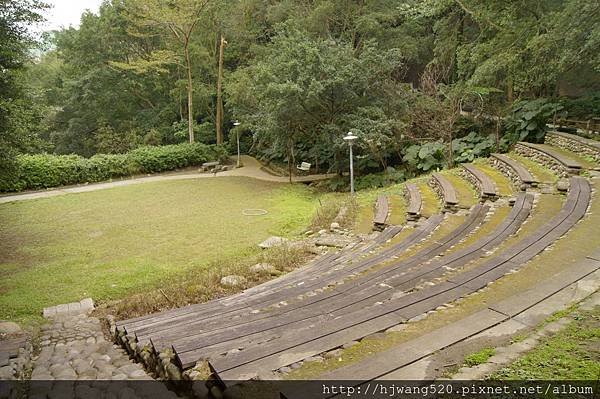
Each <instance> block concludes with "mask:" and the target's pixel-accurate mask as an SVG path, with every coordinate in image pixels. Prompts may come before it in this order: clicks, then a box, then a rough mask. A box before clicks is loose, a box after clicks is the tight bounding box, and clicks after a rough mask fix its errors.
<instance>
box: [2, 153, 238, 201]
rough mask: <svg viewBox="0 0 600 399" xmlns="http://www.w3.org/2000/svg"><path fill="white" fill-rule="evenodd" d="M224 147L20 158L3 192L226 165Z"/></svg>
mask: <svg viewBox="0 0 600 399" xmlns="http://www.w3.org/2000/svg"><path fill="white" fill-rule="evenodd" d="M227 157H228V154H227V151H226V150H225V148H224V147H223V146H214V145H205V144H200V143H194V144H178V145H167V146H161V147H150V146H147V147H140V148H137V149H135V150H133V151H130V152H128V153H126V154H97V155H94V156H93V157H91V158H84V157H81V156H79V155H53V154H35V155H20V156H18V157H17V159H16V165H15V167H14V168H12V170H11V171H10V173H8V171H2V172H0V191H21V190H32V189H33V190H36V189H43V188H48V187H57V186H64V185H70V184H79V183H88V182H97V181H103V180H108V179H111V178H115V177H122V176H131V175H134V174H139V173H155V172H163V171H167V170H174V169H178V168H183V167H187V166H194V165H200V164H202V163H204V162H207V161H214V160H218V161H222V162H223V161H225V160H226V159H227Z"/></svg>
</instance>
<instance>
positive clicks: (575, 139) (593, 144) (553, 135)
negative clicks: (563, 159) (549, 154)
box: [546, 131, 600, 162]
mask: <svg viewBox="0 0 600 399" xmlns="http://www.w3.org/2000/svg"><path fill="white" fill-rule="evenodd" d="M546 143H548V144H551V145H554V146H556V147H560V148H564V149H565V150H569V151H573V152H575V153H582V154H583V155H587V156H589V157H591V158H593V159H594V160H595V161H596V162H600V142H598V141H596V140H591V139H588V138H585V137H581V136H578V135H576V134H569V133H563V132H555V131H550V132H548V133H546Z"/></svg>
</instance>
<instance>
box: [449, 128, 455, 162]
mask: <svg viewBox="0 0 600 399" xmlns="http://www.w3.org/2000/svg"><path fill="white" fill-rule="evenodd" d="M449 137H450V140H449V141H448V167H449V168H450V169H452V168H453V167H454V150H453V149H452V134H450V136H449Z"/></svg>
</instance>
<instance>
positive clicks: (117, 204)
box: [0, 177, 318, 323]
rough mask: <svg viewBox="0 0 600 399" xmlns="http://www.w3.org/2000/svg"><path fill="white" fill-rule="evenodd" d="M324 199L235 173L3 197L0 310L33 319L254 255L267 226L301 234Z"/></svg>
mask: <svg viewBox="0 0 600 399" xmlns="http://www.w3.org/2000/svg"><path fill="white" fill-rule="evenodd" d="M317 205H318V200H317V196H316V195H315V194H313V193H312V192H311V191H310V190H309V189H308V188H306V187H304V186H302V185H294V186H289V185H287V184H279V183H270V182H263V181H259V180H254V179H248V178H235V177H232V178H219V179H199V180H181V181H166V182H156V183H146V184H140V185H134V186H127V187H119V188H114V189H107V190H101V191H95V192H89V193H82V194H70V195H65V196H59V197H52V198H46V199H39V200H31V201H22V202H15V203H8V204H4V205H0V319H10V320H16V321H21V322H25V323H27V322H31V321H34V320H35V319H36V318H39V315H40V312H41V310H42V308H43V307H44V306H49V305H55V304H59V303H65V302H70V301H75V300H79V299H81V298H83V297H86V296H91V297H92V298H94V300H96V301H98V300H99V301H106V300H111V299H118V298H122V297H125V296H128V295H131V294H133V293H136V292H142V291H144V290H146V289H149V288H156V287H158V286H160V284H161V282H163V281H165V280H166V279H167V278H171V277H173V276H176V275H178V274H181V275H182V276H183V275H184V272H189V271H190V270H195V269H200V268H202V267H206V266H207V265H208V264H212V265H214V264H215V263H214V262H215V261H220V260H225V259H231V258H235V257H246V256H248V255H251V254H255V253H256V252H258V251H260V250H259V249H258V248H257V246H256V244H258V243H259V242H260V241H262V240H263V239H265V238H267V237H268V236H270V235H293V234H296V233H299V232H300V230H301V229H302V228H304V227H306V226H307V225H308V224H309V223H310V220H311V217H312V215H313V212H314V210H315V209H316V207H317ZM249 208H261V209H265V210H267V211H268V212H269V213H268V214H267V215H266V216H244V215H243V214H242V211H243V210H244V209H249Z"/></svg>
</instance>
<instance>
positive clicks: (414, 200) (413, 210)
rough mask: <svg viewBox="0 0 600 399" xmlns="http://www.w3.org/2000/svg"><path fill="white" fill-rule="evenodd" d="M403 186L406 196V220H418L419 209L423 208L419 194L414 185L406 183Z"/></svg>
mask: <svg viewBox="0 0 600 399" xmlns="http://www.w3.org/2000/svg"><path fill="white" fill-rule="evenodd" d="M404 186H405V187H406V195H407V196H408V208H407V209H406V213H407V215H408V220H418V219H419V218H420V217H421V208H422V207H423V198H422V197H421V192H420V191H419V188H418V187H417V185H416V184H414V183H406V184H405V185H404Z"/></svg>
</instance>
